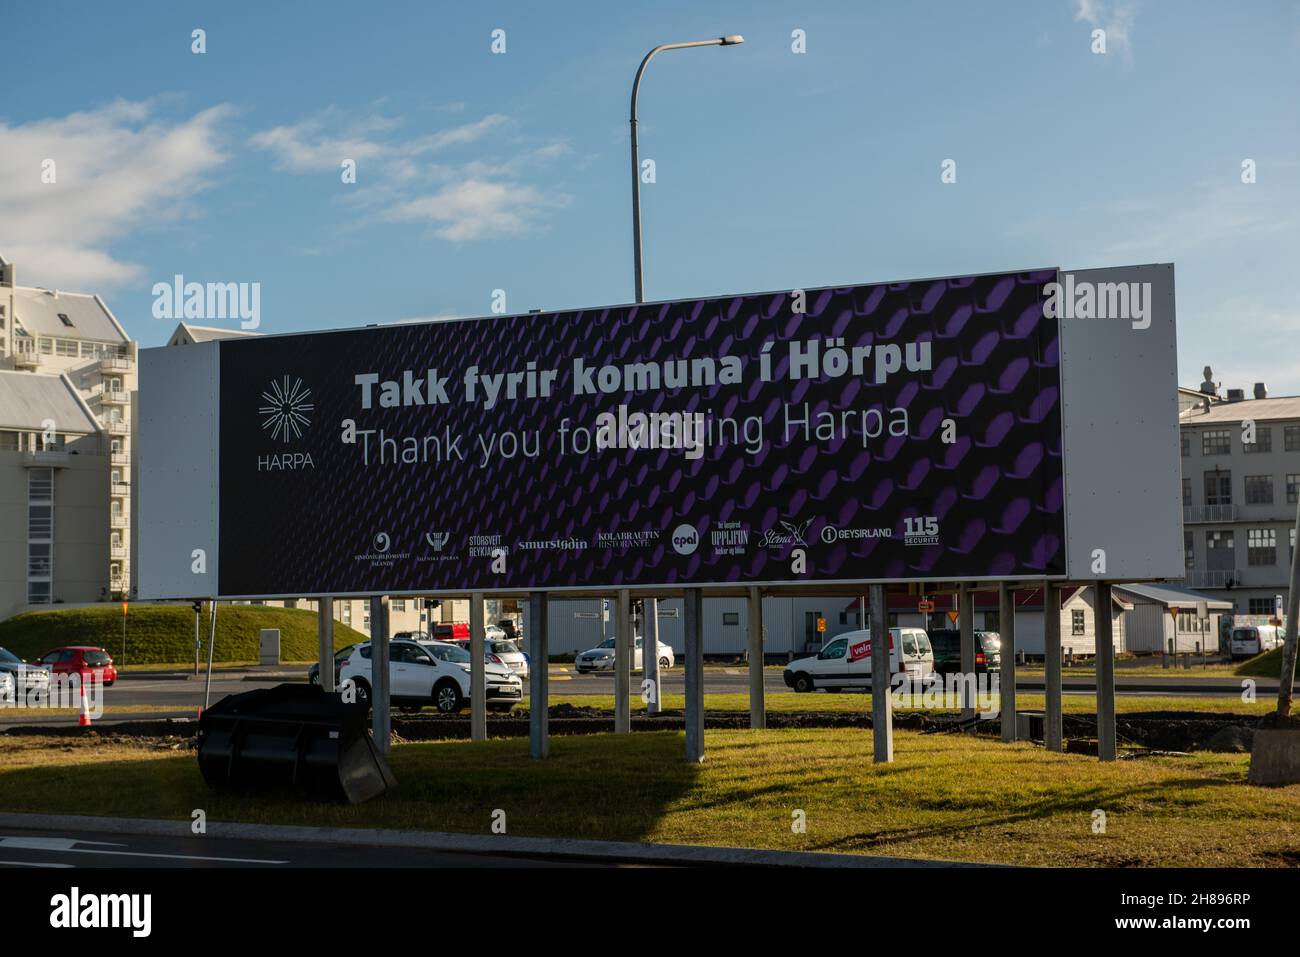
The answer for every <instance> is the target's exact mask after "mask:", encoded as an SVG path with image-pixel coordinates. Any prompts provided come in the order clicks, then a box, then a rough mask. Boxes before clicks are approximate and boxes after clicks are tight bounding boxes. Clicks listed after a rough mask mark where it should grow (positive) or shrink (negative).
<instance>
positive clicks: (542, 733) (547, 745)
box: [528, 591, 551, 761]
mask: <svg viewBox="0 0 1300 957" xmlns="http://www.w3.org/2000/svg"><path fill="white" fill-rule="evenodd" d="M550 613H551V610H550V608H548V607H547V599H546V592H544V591H535V592H533V593H532V594H531V595H529V596H528V657H529V659H530V660H529V669H528V742H529V747H530V749H531V751H532V755H533V758H534V759H536V760H538V761H541V760H542V759H544V758H545V757H546V756H547V755H549V754H550V753H551V739H550V727H549V725H550V711H549V709H550V704H551V698H550V669H549V665H548V663H549V662H550V660H551V658H550V650H549V649H548V648H547V645H548V644H549V639H550V635H549V634H548V631H549V627H548V626H549V616H550Z"/></svg>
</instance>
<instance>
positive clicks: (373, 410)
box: [146, 269, 1177, 596]
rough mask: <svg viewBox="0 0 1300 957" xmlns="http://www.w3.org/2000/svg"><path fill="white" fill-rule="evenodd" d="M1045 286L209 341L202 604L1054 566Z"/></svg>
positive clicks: (974, 574) (944, 286)
mask: <svg viewBox="0 0 1300 957" xmlns="http://www.w3.org/2000/svg"><path fill="white" fill-rule="evenodd" d="M1057 278H1058V272H1057V270H1054V269H1053V270H1040V271H1034V272H1018V273H1005V274H993V275H981V276H969V277H962V278H950V279H935V280H925V281H916V282H900V283H883V284H875V285H863V286H852V287H843V288H829V289H813V290H807V291H803V290H796V291H794V292H793V293H789V292H780V293H765V294H756V295H745V296H734V297H722V298H713V299H698V300H686V301H679V302H666V303H653V304H645V305H632V306H621V307H614V308H603V309H593V310H580V311H571V312H553V313H542V314H531V315H523V316H500V317H492V318H485V319H477V320H459V321H447V322H434V323H427V324H409V325H392V326H384V327H371V328H364V329H350V330H342V331H337V332H330V333H318V334H304V335H288V336H274V337H256V338H254V337H247V338H238V339H227V340H224V341H221V342H219V343H216V345H217V346H218V347H219V356H218V359H217V374H216V376H215V379H216V390H217V394H218V408H217V416H216V423H215V426H214V428H215V430H216V434H217V435H218V436H219V450H218V454H217V457H216V459H217V463H216V467H217V475H218V482H217V488H218V489H219V509H218V514H217V525H218V536H217V539H218V541H219V543H220V549H219V569H218V582H219V584H218V590H219V593H220V594H221V595H223V596H261V595H265V596H273V595H310V594H349V593H351V594H375V593H388V594H402V593H419V592H435V591H439V590H470V589H475V590H478V589H482V590H489V591H490V590H493V589H510V590H523V589H535V588H552V589H568V590H580V589H583V588H598V587H609V586H618V587H637V586H642V585H681V584H748V583H800V584H802V583H823V582H837V581H845V582H848V581H903V580H907V581H918V580H927V579H929V580H962V579H966V580H969V579H978V578H993V577H996V578H1007V577H1022V578H1042V577H1053V576H1061V575H1063V574H1064V573H1065V507H1064V484H1063V483H1064V469H1063V463H1062V424H1061V402H1060V392H1061V375H1060V369H1059V363H1058V320H1057V319H1055V318H1052V317H1049V316H1048V315H1047V314H1046V312H1047V311H1046V310H1045V302H1046V295H1045V292H1044V290H1045V288H1046V287H1047V286H1048V284H1050V283H1053V282H1056V281H1057ZM185 348H187V349H188V348H198V347H185ZM147 399H148V395H147V393H146V400H147ZM1174 464H1175V465H1176V464H1177V462H1176V460H1175V463H1174Z"/></svg>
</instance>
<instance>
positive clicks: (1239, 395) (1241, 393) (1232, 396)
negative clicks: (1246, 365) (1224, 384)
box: [1228, 389, 1246, 402]
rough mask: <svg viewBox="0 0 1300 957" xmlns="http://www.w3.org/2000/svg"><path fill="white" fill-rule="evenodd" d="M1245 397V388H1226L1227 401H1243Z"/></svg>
mask: <svg viewBox="0 0 1300 957" xmlns="http://www.w3.org/2000/svg"><path fill="white" fill-rule="evenodd" d="M1245 398H1246V390H1245V389H1229V390H1228V401H1229V402H1241V401H1243V400H1244V399H1245Z"/></svg>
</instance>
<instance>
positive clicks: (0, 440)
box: [0, 432, 18, 452]
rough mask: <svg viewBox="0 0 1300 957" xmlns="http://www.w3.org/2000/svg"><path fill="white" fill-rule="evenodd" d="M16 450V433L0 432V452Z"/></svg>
mask: <svg viewBox="0 0 1300 957" xmlns="http://www.w3.org/2000/svg"><path fill="white" fill-rule="evenodd" d="M17 451H18V433H17V432H0V452H17Z"/></svg>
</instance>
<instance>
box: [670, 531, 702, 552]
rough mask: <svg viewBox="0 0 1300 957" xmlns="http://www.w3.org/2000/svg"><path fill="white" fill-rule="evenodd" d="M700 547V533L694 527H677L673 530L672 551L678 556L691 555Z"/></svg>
mask: <svg viewBox="0 0 1300 957" xmlns="http://www.w3.org/2000/svg"><path fill="white" fill-rule="evenodd" d="M699 547H700V533H699V532H697V531H696V530H695V526H694V525H678V526H677V527H676V528H674V529H673V551H675V552H676V553H677V554H678V555H690V554H693V553H694V551H695V549H697V548H699Z"/></svg>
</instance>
